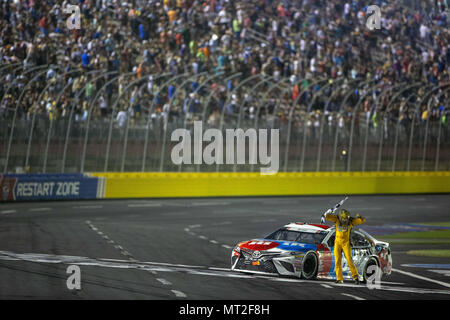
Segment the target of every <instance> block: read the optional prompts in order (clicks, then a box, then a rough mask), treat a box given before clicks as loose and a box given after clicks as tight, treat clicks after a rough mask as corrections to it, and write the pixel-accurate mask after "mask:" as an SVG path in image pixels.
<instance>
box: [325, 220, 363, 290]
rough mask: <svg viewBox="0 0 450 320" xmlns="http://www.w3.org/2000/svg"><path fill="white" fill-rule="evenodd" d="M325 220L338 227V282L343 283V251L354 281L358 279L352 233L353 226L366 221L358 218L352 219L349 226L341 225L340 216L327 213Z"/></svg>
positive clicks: (336, 268)
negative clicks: (353, 257) (351, 240)
mask: <svg viewBox="0 0 450 320" xmlns="http://www.w3.org/2000/svg"><path fill="white" fill-rule="evenodd" d="M325 219H327V220H328V221H331V222H333V223H334V224H335V225H336V239H335V241H334V262H335V263H334V268H335V271H336V280H337V281H342V280H343V276H342V251H343V252H344V256H345V259H346V260H347V263H348V267H349V268H350V272H351V274H352V278H353V279H358V278H359V275H358V270H356V267H355V264H354V263H353V259H352V248H351V244H350V231H351V230H352V228H353V226H356V225H359V224H363V223H364V222H366V219H365V218H363V217H359V215H358V216H357V218H350V220H349V222H348V225H347V226H343V225H341V223H340V221H339V218H338V216H336V215H333V214H330V213H327V214H325Z"/></svg>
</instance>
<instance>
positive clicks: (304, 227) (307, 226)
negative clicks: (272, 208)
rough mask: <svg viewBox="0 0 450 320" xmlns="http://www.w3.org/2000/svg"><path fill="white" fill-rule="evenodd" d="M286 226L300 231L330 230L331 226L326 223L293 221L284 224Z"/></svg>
mask: <svg viewBox="0 0 450 320" xmlns="http://www.w3.org/2000/svg"><path fill="white" fill-rule="evenodd" d="M284 228H288V229H290V230H293V231H300V232H313V233H316V232H319V231H328V229H329V228H330V226H327V225H325V224H315V223H305V222H291V223H289V224H287V225H285V226H284Z"/></svg>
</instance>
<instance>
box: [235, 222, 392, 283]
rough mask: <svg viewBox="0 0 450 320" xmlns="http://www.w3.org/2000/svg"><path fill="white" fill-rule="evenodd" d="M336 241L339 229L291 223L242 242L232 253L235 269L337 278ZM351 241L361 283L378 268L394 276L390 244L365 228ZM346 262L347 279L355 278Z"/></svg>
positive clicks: (344, 272)
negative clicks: (334, 251) (392, 273)
mask: <svg viewBox="0 0 450 320" xmlns="http://www.w3.org/2000/svg"><path fill="white" fill-rule="evenodd" d="M334 239H335V227H329V226H327V225H322V224H307V223H301V222H297V223H290V224H288V225H285V226H284V227H282V228H280V229H278V230H276V231H275V232H273V233H271V234H270V235H268V236H267V237H265V238H263V239H255V240H250V241H245V242H240V243H239V244H238V245H237V246H236V247H235V248H234V249H233V251H232V253H231V269H232V270H236V271H244V272H252V273H258V272H263V273H269V274H277V275H283V276H294V277H299V278H304V279H315V278H322V279H336V272H335V270H334V253H333V249H334ZM350 241H351V243H352V257H353V262H354V263H355V266H356V268H357V269H358V273H359V275H360V281H367V280H368V278H369V277H370V276H371V275H372V274H373V272H375V270H376V269H377V268H376V267H375V266H378V267H379V269H378V270H379V272H380V276H382V275H389V274H390V273H391V268H392V257H391V250H390V248H389V244H388V243H386V242H381V241H378V240H376V239H375V238H373V237H372V236H371V235H369V234H368V233H367V232H365V231H364V230H362V229H353V230H352V233H351V236H350ZM342 262H343V275H344V279H352V278H351V274H350V270H349V268H348V265H347V261H346V259H345V257H342ZM370 266H373V267H372V268H370Z"/></svg>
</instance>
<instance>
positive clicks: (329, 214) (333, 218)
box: [323, 209, 338, 223]
mask: <svg viewBox="0 0 450 320" xmlns="http://www.w3.org/2000/svg"><path fill="white" fill-rule="evenodd" d="M323 216H324V217H325V219H327V220H328V221H331V222H333V223H336V222H337V221H338V217H337V215H335V214H332V211H331V209H330V210H328V211H327V212H325V213H324V215H323Z"/></svg>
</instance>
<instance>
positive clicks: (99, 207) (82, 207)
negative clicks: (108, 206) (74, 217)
mask: <svg viewBox="0 0 450 320" xmlns="http://www.w3.org/2000/svg"><path fill="white" fill-rule="evenodd" d="M72 208H73V209H101V208H103V206H75V207H72Z"/></svg>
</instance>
